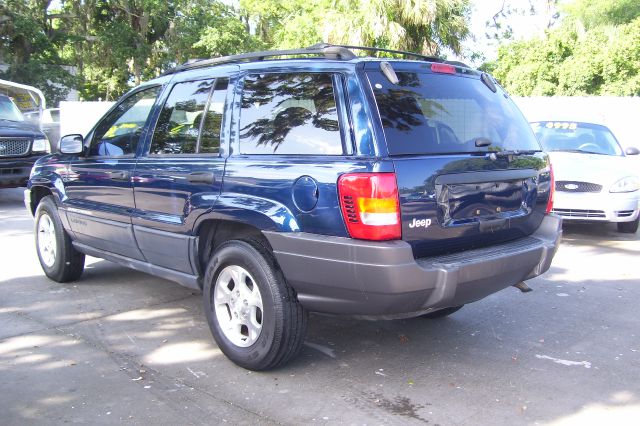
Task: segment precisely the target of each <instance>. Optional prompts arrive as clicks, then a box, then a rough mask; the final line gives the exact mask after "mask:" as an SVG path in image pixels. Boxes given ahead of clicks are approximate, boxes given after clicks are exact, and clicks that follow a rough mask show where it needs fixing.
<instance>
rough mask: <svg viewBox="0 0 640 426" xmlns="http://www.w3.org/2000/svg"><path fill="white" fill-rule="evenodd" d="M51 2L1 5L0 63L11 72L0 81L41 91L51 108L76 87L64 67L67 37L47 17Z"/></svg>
mask: <svg viewBox="0 0 640 426" xmlns="http://www.w3.org/2000/svg"><path fill="white" fill-rule="evenodd" d="M49 3H50V1H42V0H41V1H36V0H31V1H20V0H8V1H7V2H6V3H2V4H0V61H2V62H5V63H7V64H8V69H7V70H6V71H4V72H0V78H3V79H5V80H11V81H15V82H17V83H24V84H29V85H33V86H36V87H38V88H39V89H40V90H42V91H43V92H44V94H45V97H46V99H47V100H48V101H49V103H51V104H56V103H57V102H58V101H59V100H61V99H64V98H65V96H66V95H67V93H68V91H69V89H68V87H72V86H73V85H74V84H75V79H74V76H73V75H71V74H70V73H69V72H68V71H66V70H65V69H64V68H61V67H60V65H65V64H66V63H65V62H64V60H63V59H62V58H61V57H60V55H59V52H60V49H61V48H62V46H63V45H64V43H65V42H66V37H65V35H64V34H63V33H61V32H60V31H58V30H57V28H56V27H55V26H54V25H52V21H51V19H49V17H48V15H47V8H48V7H49Z"/></svg>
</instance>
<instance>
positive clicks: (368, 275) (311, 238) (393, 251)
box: [264, 215, 562, 317]
mask: <svg viewBox="0 0 640 426" xmlns="http://www.w3.org/2000/svg"><path fill="white" fill-rule="evenodd" d="M264 235H265V236H266V237H267V239H268V240H269V243H270V244H271V246H272V247H273V251H274V254H275V256H276V258H277V260H278V263H279V265H280V268H281V269H282V271H283V273H284V276H285V277H286V279H287V281H288V282H289V284H291V285H292V286H293V287H294V288H295V289H296V291H297V293H298V299H299V300H300V303H302V305H303V306H305V307H306V308H307V309H309V310H311V311H315V312H327V313H337V314H350V315H363V316H376V317H384V316H387V317H401V316H412V315H419V314H420V313H424V312H427V311H430V310H435V309H440V308H446V307H449V306H458V305H462V304H465V303H469V302H473V301H476V300H479V299H482V298H483V297H486V296H488V295H490V294H492V293H495V292H496V291H499V290H501V289H504V288H506V287H509V286H511V285H513V284H517V283H519V282H521V281H523V280H526V279H529V278H533V277H535V276H538V275H540V274H542V273H544V272H545V271H546V270H547V269H549V266H550V265H551V260H552V258H553V256H554V254H555V252H556V250H557V248H558V246H559V244H560V239H561V236H562V220H561V219H560V218H559V217H557V216H555V215H547V216H546V217H545V218H544V220H543V221H542V224H541V225H540V227H539V228H538V230H537V231H536V232H535V233H533V234H532V235H530V236H528V237H525V238H522V239H520V240H516V241H513V242H509V243H506V244H500V245H494V246H490V247H486V248H481V249H475V250H468V251H464V252H461V253H456V254H453V255H446V256H437V257H429V258H423V259H414V258H413V252H412V250H411V246H410V245H409V244H407V243H406V242H404V241H387V242H369V241H361V240H354V239H350V238H341V237H330V236H322V235H316V234H306V233H301V232H296V233H278V232H266V231H265V232H264Z"/></svg>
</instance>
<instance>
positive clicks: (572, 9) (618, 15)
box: [562, 0, 640, 29]
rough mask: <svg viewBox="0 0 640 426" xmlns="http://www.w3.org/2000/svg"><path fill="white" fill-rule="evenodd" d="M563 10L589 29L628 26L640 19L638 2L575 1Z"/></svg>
mask: <svg viewBox="0 0 640 426" xmlns="http://www.w3.org/2000/svg"><path fill="white" fill-rule="evenodd" d="M562 9H563V11H564V12H565V13H566V14H567V15H568V17H569V18H571V19H575V20H578V21H579V22H580V23H581V24H582V25H584V27H585V28H587V29H590V28H596V27H599V26H603V25H612V26H617V25H623V24H628V23H630V22H632V21H633V20H635V19H636V18H638V17H640V2H639V1H638V0H575V1H573V2H571V3H567V4H566V5H564V7H563V8H562Z"/></svg>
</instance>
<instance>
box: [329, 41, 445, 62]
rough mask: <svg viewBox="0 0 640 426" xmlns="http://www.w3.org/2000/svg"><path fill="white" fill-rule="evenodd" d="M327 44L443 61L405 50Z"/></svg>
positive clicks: (424, 59) (430, 60) (435, 57)
mask: <svg viewBox="0 0 640 426" xmlns="http://www.w3.org/2000/svg"><path fill="white" fill-rule="evenodd" d="M327 46H335V47H344V48H345V49H350V50H364V51H367V52H376V53H378V52H384V53H392V54H394V55H402V56H410V57H413V58H418V59H420V60H423V61H429V62H442V61H443V59H442V58H438V57H437V56H428V55H422V54H420V53H413V52H407V51H405V50H393V49H382V48H380V47H366V46H349V45H344V44H336V45H327Z"/></svg>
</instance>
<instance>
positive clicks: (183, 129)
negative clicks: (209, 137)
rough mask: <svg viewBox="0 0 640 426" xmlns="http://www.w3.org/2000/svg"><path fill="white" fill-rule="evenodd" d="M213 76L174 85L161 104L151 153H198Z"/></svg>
mask: <svg viewBox="0 0 640 426" xmlns="http://www.w3.org/2000/svg"><path fill="white" fill-rule="evenodd" d="M213 82H214V81H213V80H200V81H188V82H185V83H178V84H176V85H175V86H173V89H171V93H170V94H169V98H168V99H167V101H166V102H165V104H164V106H163V107H162V111H161V112H160V118H158V123H157V125H156V130H155V132H154V134H153V140H152V142H151V149H150V151H149V153H150V154H195V153H196V149H197V143H198V135H199V134H200V124H201V123H202V117H203V116H204V109H205V107H206V105H207V101H208V99H209V93H210V92H211V88H212V87H213Z"/></svg>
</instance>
